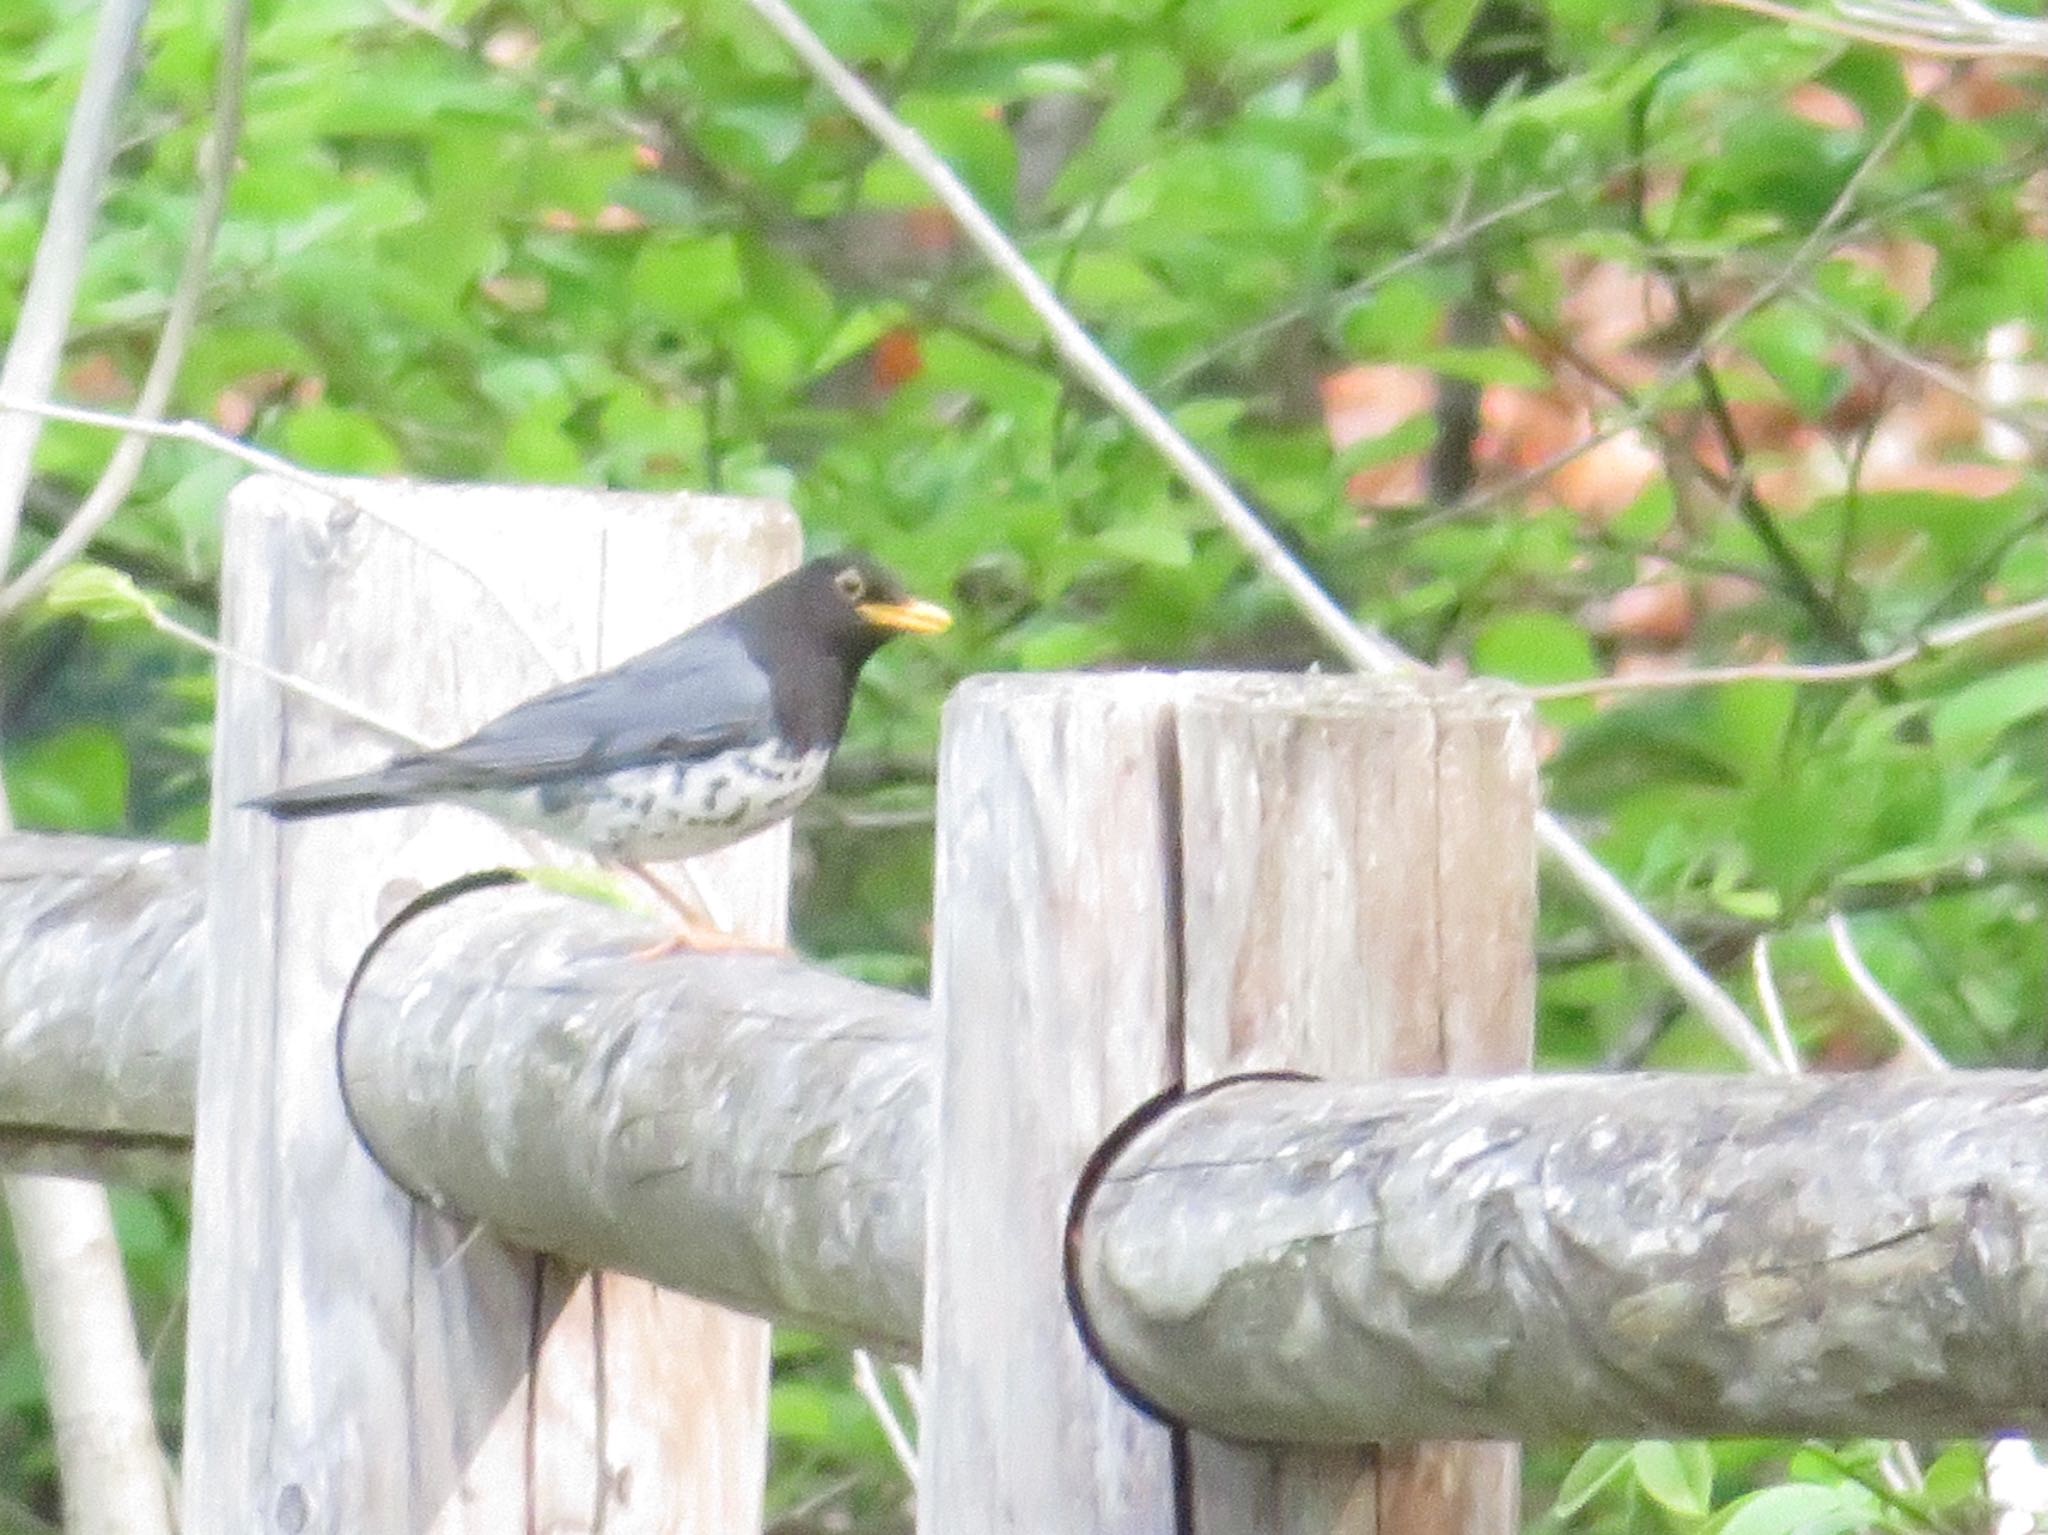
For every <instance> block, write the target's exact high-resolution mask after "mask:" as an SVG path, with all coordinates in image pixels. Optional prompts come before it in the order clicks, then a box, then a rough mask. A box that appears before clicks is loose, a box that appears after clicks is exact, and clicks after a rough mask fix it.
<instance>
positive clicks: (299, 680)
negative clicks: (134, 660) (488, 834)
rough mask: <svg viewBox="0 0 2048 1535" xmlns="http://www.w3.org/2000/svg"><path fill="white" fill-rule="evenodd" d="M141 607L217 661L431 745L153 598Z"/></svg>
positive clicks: (405, 740)
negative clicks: (226, 641)
mask: <svg viewBox="0 0 2048 1535" xmlns="http://www.w3.org/2000/svg"><path fill="white" fill-rule="evenodd" d="M144 611H145V612H146V613H147V615H148V617H149V622H150V624H151V626H152V627H154V628H155V629H157V630H158V631H159V632H160V633H163V634H168V635H170V636H171V638H173V639H176V640H182V641H183V642H184V643H185V644H187V645H191V646H193V647H195V648H196V649H199V650H203V651H205V652H206V653H207V654H208V655H210V656H212V657H213V658H214V659H215V660H217V661H226V662H228V663H229V664H230V665H232V666H245V667H247V668H248V669H249V670H250V671H252V672H255V673H257V674H258V675H259V676H263V677H268V678H269V679H270V680H271V681H272V682H274V683H276V684H277V685H278V686H279V687H281V688H283V689H284V690H285V691H286V692H288V693H296V694H298V695H299V697H301V698H305V699H310V700H311V701H312V702H314V703H316V704H319V705H321V706H322V707H323V708H328V709H332V710H333V711H334V712H335V713H336V714H339V715H341V716H343V717H344V718H346V719H352V720H354V721H355V722H356V723H357V724H358V725H367V726H369V728H370V729H372V730H374V731H376V732H377V733H378V734H379V735H382V736H386V737H389V738H390V739H391V740H393V741H396V742H398V743H399V744H400V745H401V746H410V747H412V748H414V749H415V750H418V751H424V750H426V749H428V748H429V747H431V746H432V745H433V743H432V742H431V741H429V740H427V739H426V738H425V737H423V736H421V735H419V734H418V733H416V732H414V731H411V730H408V729H406V728H405V726H403V725H400V724H398V723H397V722H396V721H393V720H388V719H386V718H384V716H383V715H381V714H377V713H375V712H373V711H371V710H369V709H365V708H363V707H362V706H361V705H360V704H355V703H351V702H350V701H349V700H348V699H346V698H343V697H342V696H341V695H340V694H339V693H337V692H335V691H334V690H333V689H332V688H324V687H322V686H321V685H320V684H319V683H317V682H314V681H312V680H310V679H309V678H305V677H300V676H296V675H294V674H293V673H291V672H286V671H280V670H278V668H276V667H274V666H272V665H270V664H269V663H268V662H266V661H262V660H259V659H257V658H256V657H255V656H252V655H247V654H245V653H244V652H242V651H239V650H236V649H233V648H232V647H231V646H227V645H223V644H222V643H221V642H220V641H219V640H217V639H214V638H213V637H212V636H211V635H207V634H201V633H200V632H199V631H198V630H197V629H193V628H190V627H188V626H187V625H185V624H181V623H179V622H178V621H177V620H176V619H175V618H173V617H171V615H170V614H168V613H166V612H164V611H163V610H162V609H161V608H159V607H158V606H157V605H156V604H155V603H153V602H148V603H146V606H145V608H144Z"/></svg>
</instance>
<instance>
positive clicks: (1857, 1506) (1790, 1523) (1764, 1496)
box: [1712, 1482, 1877, 1535]
mask: <svg viewBox="0 0 2048 1535" xmlns="http://www.w3.org/2000/svg"><path fill="white" fill-rule="evenodd" d="M1875 1505H1876V1500H1875V1499H1874V1498H1872V1497H1871V1495H1870V1494H1869V1492H1867V1491H1866V1490H1865V1489H1863V1488H1862V1487H1859V1486H1857V1485H1856V1484H1855V1483H1854V1482H1840V1483H1834V1484H1829V1485H1821V1484H1818V1483H1814V1482H1788V1483H1786V1484H1785V1485H1784V1486H1782V1487H1766V1488H1764V1489H1763V1490H1762V1491H1761V1492H1752V1493H1750V1494H1749V1495H1747V1496H1746V1497H1742V1498H1738V1499H1736V1500H1735V1501H1734V1502H1733V1503H1731V1504H1729V1505H1728V1507H1727V1508H1726V1509H1724V1510H1722V1512H1721V1515H1720V1517H1719V1518H1718V1519H1716V1521H1715V1523H1714V1526H1713V1532H1712V1535H1849V1532H1850V1531H1851V1530H1860V1529H1865V1528H1867V1527H1869V1526H1870V1525H1871V1524H1872V1523H1874V1522H1875V1521H1876V1519H1877V1508H1876V1506H1875Z"/></svg>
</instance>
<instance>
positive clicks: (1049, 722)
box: [918, 676, 1180, 1535]
mask: <svg viewBox="0 0 2048 1535" xmlns="http://www.w3.org/2000/svg"><path fill="white" fill-rule="evenodd" d="M1173 693H1174V685H1173V684H1172V682H1171V681H1170V680H1168V679H1163V678H1154V677H1140V676H1119V677H1098V678H1087V677H1067V678H1056V679H1054V678H1024V677H982V678H976V679H973V680H971V681H969V682H967V683H964V684H963V685H962V686H961V687H960V689H959V690H958V691H957V692H955V694H954V695H953V697H952V699H951V700H950V701H949V702H948V703H947V705H946V714H945V734H944V738H943V741H942V745H941V751H940V761H939V791H938V795H939V836H938V886H937V892H936V907H935V910H936V918H937V928H936V933H935V936H934V940H933V956H932V976H933V996H934V1007H935V1010H936V1013H937V1016H938V1017H939V1018H941V1019H943V1020H945V1024H944V1026H943V1027H942V1030H941V1035H942V1037H941V1042H940V1051H941V1065H940V1081H941V1088H940V1110H939V1126H938V1160H937V1166H936V1169H935V1171H934V1175H933V1182H932V1194H931V1205H930V1223H931V1235H930V1245H929V1248H928V1251H929V1254H930V1257H929V1260H928V1281H927V1285H926V1304H925V1331H924V1379H925V1406H924V1414H923V1417H922V1419H921V1451H922V1463H923V1468H922V1476H921V1480H920V1486H919V1492H918V1527H919V1528H920V1529H922V1530H928V1531H934V1532H939V1531H943V1532H945V1535H984V1532H988V1535H994V1532H1010V1531H1054V1530H1060V1531H1120V1532H1121V1531H1129V1532H1142V1531H1170V1530H1172V1529H1173V1528H1174V1508H1173V1497H1172V1491H1171V1489H1172V1483H1173V1465H1172V1454H1173V1452H1172V1445H1171V1442H1170V1439H1169V1435H1168V1432H1167V1430H1166V1429H1165V1428H1164V1427H1162V1426H1160V1425H1159V1424H1156V1423H1153V1422H1150V1421H1149V1420H1147V1419H1145V1418H1143V1417H1141V1416H1140V1415H1139V1414H1138V1413H1137V1412H1136V1411H1135V1410H1134V1409H1133V1408H1131V1407H1130V1406H1129V1405H1128V1404H1126V1403H1125V1402H1124V1400H1123V1399H1122V1398H1121V1397H1120V1396H1119V1395H1118V1394H1117V1393H1116V1391H1115V1390H1114V1388H1112V1387H1111V1386H1110V1384H1109V1383H1108V1381H1107V1380H1106V1379H1105V1378H1104V1377H1103V1375H1102V1374H1101V1372H1100V1371H1099V1370H1098V1369H1097V1368H1096V1366H1095V1364H1094V1363H1093V1361H1092V1360H1091V1359H1090V1358H1089V1357H1088V1355H1087V1352H1086V1350H1085V1349H1084V1348H1083V1347H1082V1344H1081V1341H1080V1338H1079V1336H1078V1335H1077V1334H1076V1332H1075V1330H1074V1327H1073V1324H1072V1321H1071V1319H1070V1318H1069V1316H1068V1312H1067V1303H1066V1295H1065V1290H1064V1281H1063V1277H1062V1268H1061V1263H1062V1253H1063V1250H1064V1246H1063V1233H1064V1230H1065V1220H1066V1208H1067V1202H1068V1199H1069V1197H1070V1195H1071V1193H1072V1190H1073V1185H1074V1180H1075V1178H1076V1176H1077V1175H1078V1174H1079V1172H1080V1170H1081V1165H1082V1163H1083V1162H1084V1161H1085V1160H1086V1158H1087V1156H1088V1154H1089V1153H1090V1152H1091V1151H1092V1150H1093V1149H1094V1147H1095V1145H1096V1143H1097V1142H1098V1141H1099V1140H1100V1139H1101V1137H1102V1136H1103V1135H1104V1134H1105V1133H1106V1132H1107V1131H1108V1130H1110V1129H1111V1127H1113V1126H1114V1125H1115V1124H1116V1123H1117V1121H1118V1120H1120V1119H1121V1118H1122V1117H1123V1116H1124V1115H1125V1114H1127V1113H1128V1112H1129V1111H1130V1110H1132V1109H1133V1108H1135V1107H1137V1105H1138V1104H1139V1103H1140V1102H1142V1101H1143V1100H1144V1099H1146V1098H1148V1097H1150V1096H1152V1095H1153V1094H1154V1093H1156V1092H1158V1091H1159V1090H1160V1089H1161V1088H1163V1087H1164V1086H1166V1085H1167V1084H1168V1083H1169V1082H1171V1081H1172V1080H1173V1078H1174V1077H1175V1076H1176V1075H1177V1073H1178V1071H1179V1064H1180V1063H1179V1059H1178V1049H1177V1043H1176V1040H1175V1035H1176V1034H1177V1033H1178V1026H1179V1020H1178V1016H1177V1015H1178V997H1177V993H1178V985H1179V978H1178V965H1179V955H1178V953H1177V946H1176V945H1175V944H1174V942H1173V941H1172V940H1173V927H1174V922H1175V917H1176V913H1175V887H1176V886H1177V884H1178V871H1177V869H1176V868H1175V866H1174V865H1175V862H1176V860H1177V852H1176V850H1175V846H1174V835H1175V823H1176V816H1175V813H1174V806H1173V800H1174V792H1173V769H1174V762H1173V752H1172V736H1171V730H1170V711H1171V704H1172V698H1173ZM1162 1490H1163V1491H1162Z"/></svg>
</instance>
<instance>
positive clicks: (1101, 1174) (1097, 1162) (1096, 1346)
mask: <svg viewBox="0 0 2048 1535" xmlns="http://www.w3.org/2000/svg"><path fill="white" fill-rule="evenodd" d="M1320 1080H1321V1078H1319V1077H1315V1076H1311V1075H1310V1074H1309V1073H1308V1072H1305V1071H1241V1072H1238V1073H1236V1074H1235V1075H1233V1076H1228V1077H1218V1078H1217V1079H1216V1080H1215V1081H1213V1082H1205V1083H1203V1084H1202V1085H1201V1086H1200V1087H1198V1088H1195V1089H1194V1090H1193V1091H1192V1092H1190V1091H1187V1090H1186V1089H1184V1088H1182V1087H1181V1085H1180V1084H1179V1083H1175V1084H1174V1085H1172V1086H1171V1087H1168V1088H1165V1089H1163V1090H1162V1091H1160V1092H1157V1093H1154V1094H1153V1095H1152V1096H1151V1097H1150V1098H1147V1099H1146V1100H1145V1101H1144V1102H1143V1103H1141V1104H1139V1105H1138V1106H1137V1107H1136V1108H1135V1109H1132V1110H1131V1112H1130V1113H1128V1114H1126V1115H1125V1116H1124V1117H1123V1118H1122V1119H1121V1120H1120V1121H1118V1122H1117V1124H1116V1125H1115V1126H1113V1127H1112V1128H1111V1130H1110V1132H1109V1134H1107V1135H1105V1136H1104V1137H1103V1138H1102V1140H1101V1141H1100V1142H1099V1143H1098V1144H1097V1145H1096V1147H1095V1149H1094V1150H1093V1151H1091V1152H1090V1153H1088V1160H1087V1161H1086V1162H1084V1163H1082V1164H1081V1172H1080V1175H1079V1176H1078V1177H1077V1178H1075V1180H1074V1192H1073V1194H1072V1196H1071V1197H1069V1199H1068V1200H1067V1224H1066V1232H1065V1239H1064V1244H1063V1245H1064V1252H1063V1253H1062V1255H1061V1274H1062V1278H1063V1280H1064V1282H1065V1285H1066V1292H1067V1312H1068V1314H1069V1315H1070V1316H1072V1317H1073V1319H1074V1330H1075V1331H1076V1332H1077V1333H1079V1334H1080V1335H1081V1346H1082V1347H1083V1348H1085V1349H1087V1350H1088V1357H1089V1358H1090V1359H1093V1360H1094V1361H1095V1366H1096V1368H1097V1369H1099V1370H1101V1371H1102V1373H1103V1376H1104V1377H1105V1378H1106V1379H1107V1380H1108V1381H1109V1383H1110V1385H1112V1386H1114V1387H1115V1388H1116V1393H1117V1395H1118V1396H1120V1397H1122V1398H1123V1399H1124V1400H1125V1401H1126V1402H1129V1403H1130V1404H1131V1406H1133V1407H1135V1408H1136V1409H1137V1410H1138V1411H1139V1412H1141V1413H1143V1414H1144V1415H1145V1416H1146V1417H1148V1418H1150V1419H1152V1421H1153V1422H1155V1423H1163V1424H1165V1425H1166V1426H1167V1427H1169V1428H1176V1429H1177V1428H1180V1427H1182V1425H1181V1424H1180V1423H1179V1422H1178V1421H1177V1420H1176V1419H1175V1418H1174V1417H1173V1415H1172V1414H1171V1413H1169V1412H1167V1411H1166V1409H1165V1408H1163V1407H1161V1406H1160V1405H1159V1404H1158V1403H1157V1402H1155V1401H1153V1400H1152V1399H1151V1398H1150V1397H1148V1396H1146V1395H1145V1393H1144V1392H1142V1391H1140V1390H1139V1389H1138V1388H1137V1387H1136V1386H1134V1385H1132V1384H1131V1382H1130V1381H1129V1380H1127V1379H1126V1378H1125V1377H1124V1376H1122V1375H1121V1374H1119V1373H1118V1372H1117V1369H1116V1367H1115V1366H1114V1365H1112V1364H1111V1363H1110V1362H1109V1357H1108V1355H1106V1354H1104V1353H1103V1351H1102V1337H1101V1334H1099V1333H1098V1332H1096V1330H1095V1324H1094V1323H1093V1322H1092V1321H1090V1320H1089V1317H1088V1308H1087V1306H1086V1305H1084V1304H1083V1303H1082V1299H1081V1225H1082V1223H1083V1222H1084V1221H1086V1220H1087V1218H1088V1206H1089V1204H1090V1203H1092V1202H1093V1200H1094V1198H1095V1191H1096V1189H1097V1188H1099V1187H1100V1186H1101V1183H1102V1180H1103V1179H1104V1178H1105V1177H1107V1176H1108V1174H1109V1169H1110V1167H1111V1166H1112V1165H1113V1164H1114V1163H1115V1162H1116V1160H1117V1159H1118V1158H1119V1157H1121V1156H1122V1155H1123V1154H1124V1152H1125V1151H1127V1150H1129V1149H1130V1146H1131V1143H1132V1142H1133V1141H1135V1140H1136V1139H1137V1138H1138V1137H1139V1136H1140V1135H1142V1134H1144V1133H1145V1131H1147V1130H1149V1129H1150V1128H1151V1127H1152V1126H1153V1125H1155V1124H1157V1123H1158V1122H1159V1121H1160V1120H1162V1119H1164V1118H1165V1117H1166V1115H1167V1113H1168V1111H1169V1110H1172V1109H1177V1108H1180V1107H1181V1106H1182V1105H1184V1104H1189V1103H1195V1102H1198V1101H1199V1100H1201V1099H1203V1098H1207V1097H1209V1096H1210V1095H1211V1094H1213V1093H1218V1092H1221V1091H1222V1090H1223V1089H1225V1088H1227V1087H1236V1086H1238V1085H1239V1084H1240V1083H1244V1082H1317V1081H1320Z"/></svg>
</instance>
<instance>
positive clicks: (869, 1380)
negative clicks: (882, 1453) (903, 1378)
mask: <svg viewBox="0 0 2048 1535" xmlns="http://www.w3.org/2000/svg"><path fill="white" fill-rule="evenodd" d="M853 1384H854V1388H855V1389H856V1390H857V1391H859V1392H860V1398H861V1400H862V1401H864V1402H866V1403H867V1404H868V1410H869V1411H870V1412H872V1413H873V1414H874V1415H875V1421H876V1422H877V1423H880V1424H881V1425H882V1437H883V1438H884V1439H886V1440H888V1441H889V1451H890V1453H891V1454H893V1455H894V1456H895V1457H896V1464H897V1465H899V1466H901V1467H902V1468H903V1474H904V1475H905V1476H907V1477H909V1478H910V1485H911V1486H913V1487H915V1486H916V1485H917V1446H916V1445H914V1444H912V1443H911V1442H910V1435H909V1434H908V1433H906V1432H905V1431H904V1428H903V1420H902V1419H901V1418H899V1417H897V1415H896V1404H895V1403H894V1402H892V1401H890V1400H889V1393H888V1392H887V1391H886V1390H885V1389H883V1386H882V1377H881V1376H880V1374H878V1373H877V1372H876V1370H875V1360H874V1356H873V1355H872V1354H870V1353H869V1352H868V1351H867V1350H866V1349H864V1348H857V1349H855V1350H854V1351H853Z"/></svg>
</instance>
